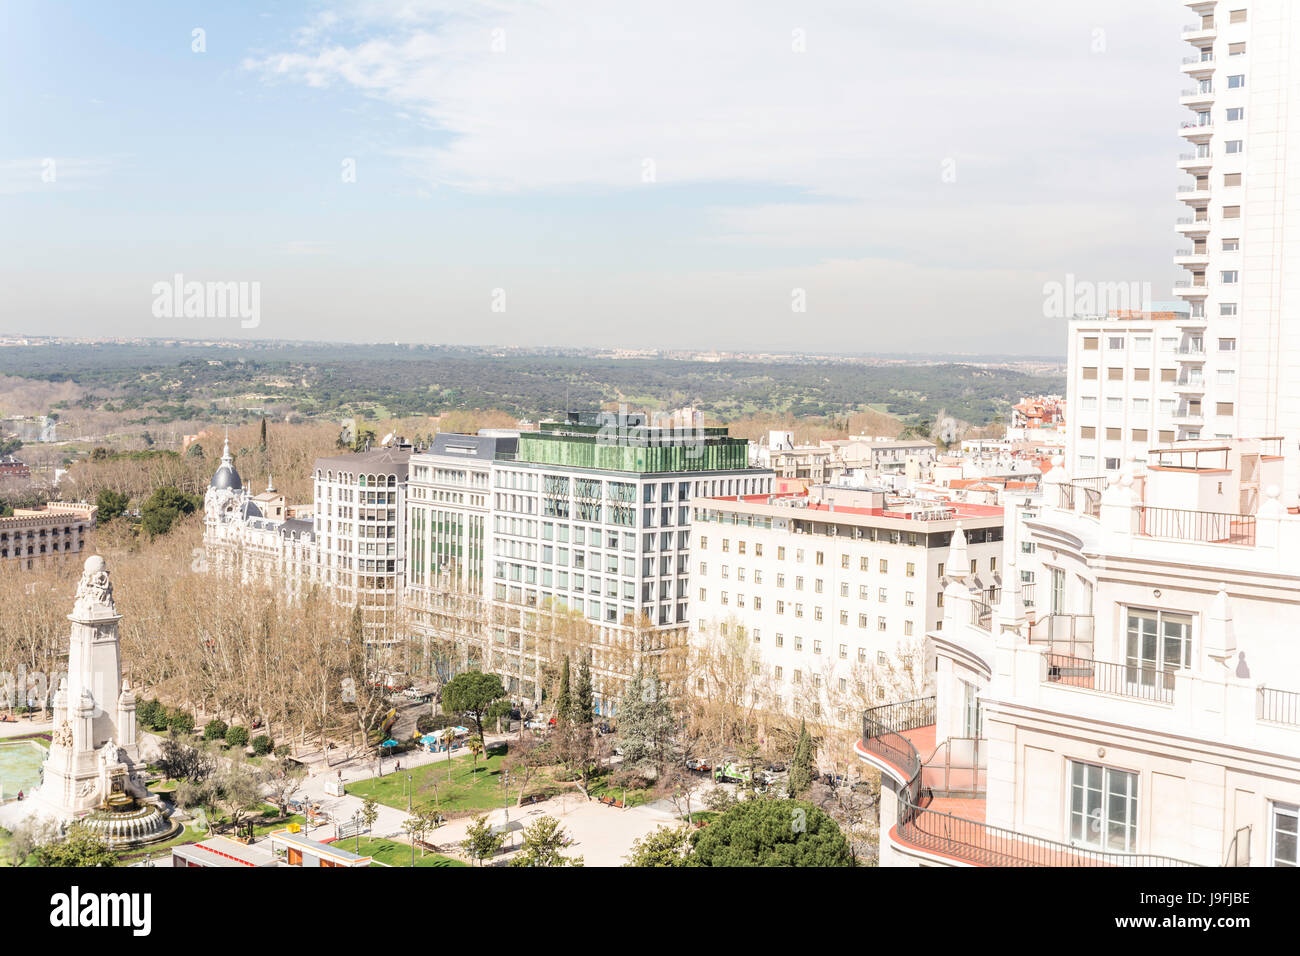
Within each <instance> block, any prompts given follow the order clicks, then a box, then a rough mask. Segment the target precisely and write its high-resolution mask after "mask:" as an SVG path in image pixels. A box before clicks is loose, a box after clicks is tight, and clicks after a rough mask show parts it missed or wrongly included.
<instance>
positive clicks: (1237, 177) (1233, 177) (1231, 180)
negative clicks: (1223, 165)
mask: <svg viewBox="0 0 1300 956" xmlns="http://www.w3.org/2000/svg"><path fill="white" fill-rule="evenodd" d="M1223 185H1225V186H1229V187H1231V186H1240V185H1241V173H1224V174H1223Z"/></svg>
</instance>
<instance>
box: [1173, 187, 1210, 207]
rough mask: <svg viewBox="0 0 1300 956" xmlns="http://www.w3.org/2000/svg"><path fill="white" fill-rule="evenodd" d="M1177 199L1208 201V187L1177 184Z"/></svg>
mask: <svg viewBox="0 0 1300 956" xmlns="http://www.w3.org/2000/svg"><path fill="white" fill-rule="evenodd" d="M1178 201H1179V202H1197V203H1205V202H1209V201H1210V188H1209V187H1208V186H1179V187H1178Z"/></svg>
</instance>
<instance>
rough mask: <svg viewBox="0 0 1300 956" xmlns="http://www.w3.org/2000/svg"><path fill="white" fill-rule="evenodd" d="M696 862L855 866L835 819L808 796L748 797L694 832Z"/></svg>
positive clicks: (729, 864) (694, 861)
mask: <svg viewBox="0 0 1300 956" xmlns="http://www.w3.org/2000/svg"><path fill="white" fill-rule="evenodd" d="M694 840H695V848H694V850H693V851H692V852H691V855H690V862H691V865H692V866H853V854H852V852H851V851H850V849H849V841H848V840H846V839H845V838H844V834H843V833H841V832H840V828H839V827H838V826H836V824H835V821H834V820H832V819H831V818H830V817H829V816H827V815H826V814H825V813H824V812H822V811H821V810H819V809H818V808H817V807H815V806H813V805H812V804H811V803H808V802H807V801H804V800H764V799H758V800H745V801H742V802H741V803H738V804H736V805H735V806H734V807H732V808H731V809H730V810H728V811H727V812H726V813H724V814H722V816H720V817H718V818H717V819H716V820H714V821H713V822H712V823H710V824H709V826H707V827H705V828H704V829H703V830H699V831H697V832H696V833H695V834H694Z"/></svg>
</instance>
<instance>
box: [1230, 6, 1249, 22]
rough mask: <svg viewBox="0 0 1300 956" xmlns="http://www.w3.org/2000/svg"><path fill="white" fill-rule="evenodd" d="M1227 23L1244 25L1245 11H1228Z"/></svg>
mask: <svg viewBox="0 0 1300 956" xmlns="http://www.w3.org/2000/svg"><path fill="white" fill-rule="evenodd" d="M1228 22H1229V23H1245V22H1246V11H1245V10H1244V9H1242V10H1232V11H1229V13H1228Z"/></svg>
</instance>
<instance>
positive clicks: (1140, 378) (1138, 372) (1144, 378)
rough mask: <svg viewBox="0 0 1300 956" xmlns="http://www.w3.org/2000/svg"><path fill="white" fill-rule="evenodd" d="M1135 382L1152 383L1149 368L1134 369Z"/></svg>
mask: <svg viewBox="0 0 1300 956" xmlns="http://www.w3.org/2000/svg"><path fill="white" fill-rule="evenodd" d="M1133 381H1135V382H1149V381H1151V369H1149V368H1135V369H1133Z"/></svg>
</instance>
